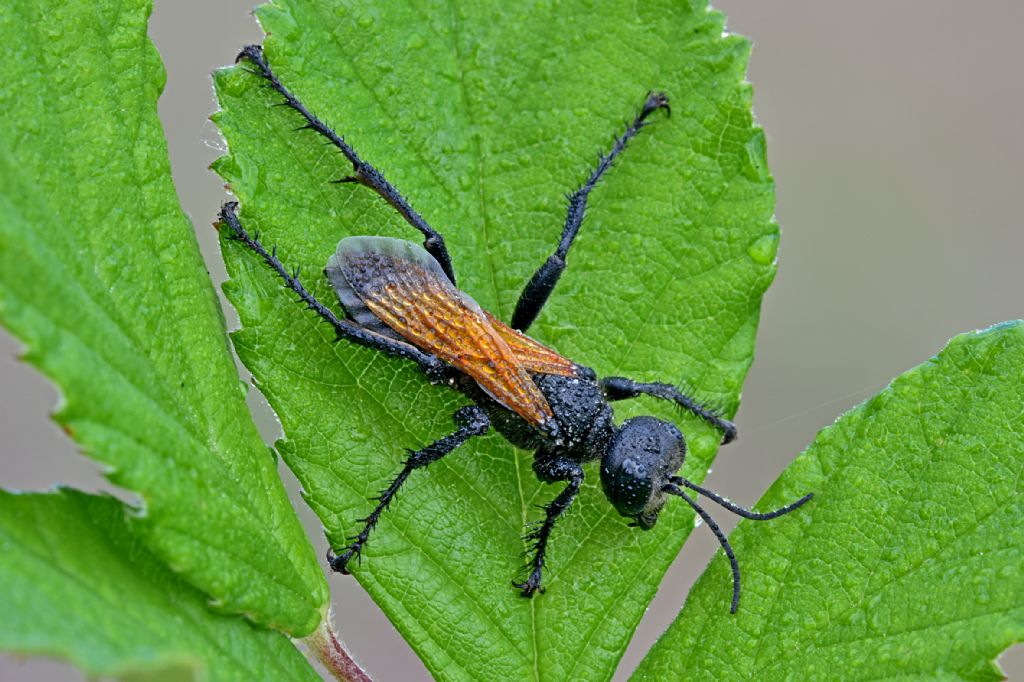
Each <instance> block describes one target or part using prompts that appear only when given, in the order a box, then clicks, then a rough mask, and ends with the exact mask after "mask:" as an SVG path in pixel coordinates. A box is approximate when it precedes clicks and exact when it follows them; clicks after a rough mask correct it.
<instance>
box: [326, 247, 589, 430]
mask: <svg viewBox="0 0 1024 682" xmlns="http://www.w3.org/2000/svg"><path fill="white" fill-rule="evenodd" d="M326 272H327V276H328V278H329V279H330V280H331V283H332V284H333V285H334V287H335V289H336V291H337V292H338V296H339V298H340V299H341V300H342V303H343V305H345V307H346V309H349V312H350V314H353V317H355V319H357V320H359V319H360V314H359V313H358V311H355V312H354V311H353V310H351V308H354V307H357V304H354V298H353V296H352V294H355V296H357V297H358V299H359V302H361V303H362V305H365V306H366V308H367V309H368V312H370V313H372V315H373V316H374V317H376V318H377V319H378V320H380V321H381V322H383V323H384V324H385V325H386V326H387V327H388V328H389V329H390V330H393V331H394V332H397V333H398V334H399V335H400V336H401V337H402V338H404V339H405V340H406V341H408V342H409V343H411V344H413V345H414V346H416V347H417V348H419V349H421V350H424V351H426V352H428V353H431V354H432V355H435V356H437V357H438V358H440V359H441V360H443V361H445V362H447V363H448V364H450V365H452V366H453V367H455V368H456V369H458V370H459V371H460V372H463V373H464V374H466V375H468V376H469V377H471V378H472V379H473V380H474V381H475V382H476V383H477V384H478V385H479V386H480V388H482V389H483V390H484V391H486V392H487V394H488V395H490V396H491V397H492V398H494V399H495V400H496V401H498V402H499V403H500V404H501V405H503V406H505V407H506V408H508V409H510V410H512V411H513V412H515V413H516V414H518V415H519V416H521V417H522V418H523V419H525V420H526V421H528V422H529V423H531V424H534V425H537V426H543V425H544V424H545V423H546V422H548V421H549V420H550V419H551V418H552V417H553V414H552V412H551V407H550V406H549V405H548V402H547V400H546V399H545V398H544V394H543V393H541V391H540V388H538V387H537V384H536V383H534V381H533V378H532V377H531V373H533V372H544V373H549V374H561V375H565V376H570V375H573V374H575V371H574V369H573V368H574V365H573V364H572V362H570V361H569V360H567V359H565V358H563V357H561V356H560V355H558V354H557V353H555V352H554V351H552V350H550V349H548V348H546V347H544V346H543V345H541V344H539V343H538V342H536V341H534V340H533V339H531V338H529V337H527V336H525V335H524V334H521V333H519V332H517V331H515V330H513V329H512V328H510V327H508V326H506V325H504V324H502V323H501V322H500V321H498V320H497V319H496V318H494V317H493V316H492V315H490V314H489V313H487V312H485V311H484V310H483V309H482V308H480V306H479V305H478V304H477V303H476V301H474V300H473V299H472V298H470V297H469V296H468V295H466V294H464V293H462V292H461V291H459V290H458V289H456V288H455V287H454V286H452V284H451V282H449V281H448V278H447V277H446V276H445V275H444V273H443V271H442V270H441V268H440V266H439V265H438V264H437V261H435V260H434V259H433V257H432V256H430V255H429V254H428V253H427V252H426V251H425V250H423V249H422V248H421V247H420V246H418V245H416V244H413V243H411V242H407V241H403V240H398V239H388V238H385V237H349V238H347V239H344V240H342V242H341V243H340V244H339V245H338V251H337V254H336V255H335V257H333V258H332V259H331V261H330V262H329V263H328V266H327V270H326ZM341 276H343V277H344V281H342V279H341ZM346 285H347V287H350V289H349V290H348V291H345V290H344V289H345V288H346ZM362 317H363V318H364V319H365V314H364V315H363V316H362Z"/></svg>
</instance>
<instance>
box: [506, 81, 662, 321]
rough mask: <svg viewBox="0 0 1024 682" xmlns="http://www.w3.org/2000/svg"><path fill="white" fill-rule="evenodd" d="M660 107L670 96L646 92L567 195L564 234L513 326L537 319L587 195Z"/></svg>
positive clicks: (518, 307) (529, 287)
mask: <svg viewBox="0 0 1024 682" xmlns="http://www.w3.org/2000/svg"><path fill="white" fill-rule="evenodd" d="M658 109H664V110H665V111H669V106H668V97H667V96H666V95H665V93H663V92H649V93H647V99H646V100H645V101H644V104H643V107H641V109H640V113H638V114H637V115H636V118H634V119H633V122H632V123H631V124H630V125H629V127H628V128H626V132H624V133H623V134H622V135H621V136H619V137H618V138H616V139H615V143H614V144H613V145H612V148H611V150H610V151H609V152H608V153H607V154H602V155H601V156H600V157H599V158H598V161H597V167H595V168H594V170H593V171H591V173H590V177H589V178H587V181H586V182H585V183H583V185H581V186H580V187H579V188H578V189H577V190H576V191H575V192H573V193H572V194H570V195H569V196H568V199H569V210H568V212H567V214H566V216H565V226H564V227H563V228H562V238H561V239H560V240H559V242H558V248H556V249H555V252H554V253H553V254H552V255H551V256H549V257H548V259H547V260H546V261H544V264H543V265H541V266H540V267H539V268H537V271H536V272H535V273H533V277H531V278H530V281H529V282H527V283H526V286H525V287H524V288H523V293H521V294H520V295H519V301H518V302H517V303H516V309H515V312H514V313H512V327H513V328H514V329H518V330H519V331H526V330H527V329H528V328H529V327H530V325H531V324H533V321H534V320H535V319H537V315H539V314H540V311H541V309H542V308H543V307H544V304H545V303H547V301H548V297H549V296H551V292H552V291H553V290H554V288H555V285H556V284H558V278H559V277H561V276H562V272H563V271H564V270H565V259H566V258H567V257H568V255H569V249H570V247H572V242H573V240H574V239H576V233H577V232H579V231H580V225H582V224H583V214H584V213H585V212H586V210H587V198H588V197H589V196H590V190H592V189H594V185H596V184H597V181H598V180H600V179H601V176H602V175H604V173H605V171H607V170H608V169H609V168H611V166H612V162H614V161H615V158H616V157H617V156H618V155H619V154H621V153H622V150H623V149H625V148H626V143H628V142H629V141H630V140H631V139H633V137H635V136H636V134H637V133H638V132H640V129H641V128H643V127H644V126H645V125H647V123H646V120H647V117H648V116H650V115H651V114H652V113H654V112H655V111H657V110H658Z"/></svg>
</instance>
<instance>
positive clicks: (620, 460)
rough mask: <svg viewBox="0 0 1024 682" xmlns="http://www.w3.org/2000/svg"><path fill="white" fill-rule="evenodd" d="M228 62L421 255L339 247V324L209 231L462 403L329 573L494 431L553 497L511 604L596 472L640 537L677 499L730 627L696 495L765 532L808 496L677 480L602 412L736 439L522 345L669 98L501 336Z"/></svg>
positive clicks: (666, 461)
mask: <svg viewBox="0 0 1024 682" xmlns="http://www.w3.org/2000/svg"><path fill="white" fill-rule="evenodd" d="M237 61H240V62H242V61H244V62H246V63H247V64H248V65H249V70H250V71H252V72H253V73H254V74H256V75H257V76H259V77H260V78H262V79H264V80H265V81H266V83H267V85H268V86H269V87H270V88H272V89H273V90H274V91H276V93H277V94H278V95H280V96H281V97H282V98H283V100H282V102H281V104H282V105H284V106H287V107H289V108H290V109H292V110H294V111H295V112H297V113H298V114H299V115H300V116H301V117H302V118H303V119H304V121H305V123H304V125H303V126H302V128H306V129H310V130H313V131H315V132H316V133H318V134H319V135H321V136H323V137H324V138H326V139H327V140H328V141H329V142H330V143H331V144H332V145H334V147H336V148H337V149H338V150H339V151H340V152H341V154H342V155H343V156H344V157H345V158H346V159H347V160H348V162H349V163H351V165H352V173H351V174H350V175H347V176H345V177H343V178H341V179H340V180H336V181H335V182H342V183H356V184H359V185H363V186H365V187H367V188H369V189H370V190H372V191H374V192H376V193H377V194H378V195H379V196H380V197H381V198H382V199H383V200H384V201H386V202H387V203H388V204H390V205H391V206H392V207H393V208H394V209H395V210H396V211H398V213H399V214H401V216H402V217H403V218H404V219H405V221H406V222H408V223H409V224H410V225H411V226H412V227H413V228H415V229H416V230H418V231H419V232H420V233H421V234H422V235H423V244H422V246H420V245H419V244H415V243H413V242H409V241H404V240H400V239H391V238H386V237H369V236H355V237H346V238H345V239H342V240H341V242H340V243H339V244H338V247H337V249H336V251H335V253H334V254H333V255H332V256H331V257H330V258H329V260H328V261H327V265H326V267H325V268H324V274H325V276H326V277H327V279H328V281H329V282H330V284H331V286H332V287H333V289H334V291H335V292H336V294H337V297H338V302H339V303H340V304H341V307H342V308H343V309H344V312H345V315H344V316H338V315H336V314H335V313H334V311H333V310H332V309H331V308H329V307H328V306H326V305H324V304H323V303H321V302H320V301H319V300H317V299H316V298H315V297H314V296H313V295H312V294H310V293H309V292H308V291H307V290H306V288H305V287H304V286H303V284H302V282H301V281H300V280H299V273H298V271H293V272H290V271H289V270H287V269H286V268H285V266H284V265H283V264H282V262H281V261H280V260H279V259H278V258H277V255H276V250H271V251H267V249H266V248H264V246H263V245H262V244H261V243H260V241H259V236H258V235H256V236H255V237H253V236H250V234H249V233H248V232H247V231H246V229H245V227H244V226H243V225H242V224H241V222H240V221H239V219H238V215H237V204H236V203H233V202H229V203H227V204H225V205H224V206H223V208H222V209H221V212H220V220H219V223H220V225H222V226H226V228H227V230H228V236H229V237H230V238H233V239H236V240H238V241H240V242H242V243H243V244H244V245H245V246H247V247H248V248H249V249H251V250H252V251H254V252H255V253H256V254H258V255H259V257H260V258H262V260H263V261H265V262H266V264H267V265H268V266H269V267H270V268H271V269H273V270H274V271H275V272H276V273H277V275H278V276H280V278H281V280H282V281H283V283H284V286H285V287H286V288H288V289H290V290H291V291H292V292H294V293H295V294H297V295H298V298H299V300H300V301H301V302H303V303H305V305H306V306H307V307H308V308H309V309H310V310H312V311H313V312H315V313H316V314H317V315H319V317H320V318H321V319H323V320H324V321H325V322H327V323H328V324H330V325H331V326H332V327H333V328H334V331H335V333H336V335H337V339H338V340H342V339H344V340H347V341H349V342H352V343H357V344H360V345H363V346H367V347H369V348H373V349H376V350H378V351H381V352H384V353H387V354H389V355H393V356H396V357H399V358H402V359H405V360H409V361H412V362H415V363H417V364H418V365H419V367H420V368H421V369H422V370H423V372H424V373H425V374H426V375H427V377H428V378H429V380H430V381H431V382H433V383H435V384H444V385H448V386H451V387H453V388H455V389H456V390H458V391H460V392H462V393H463V394H464V395H465V396H467V397H468V398H469V399H470V400H471V401H472V403H473V404H472V405H469V406H466V407H462V408H460V409H459V410H458V411H456V412H455V415H454V420H455V424H456V426H457V429H456V430H455V431H454V432H452V433H450V434H448V435H446V436H444V437H443V438H440V439H439V440H436V441H434V442H433V443H431V444H429V445H427V446H426V447H424V448H422V449H420V450H416V451H411V452H410V453H409V455H408V457H407V458H406V459H405V463H404V465H403V466H402V469H401V471H400V472H399V473H398V475H397V476H396V477H395V478H394V480H393V481H392V482H391V484H390V485H389V486H388V487H387V488H386V489H385V490H383V491H382V492H381V494H380V496H379V497H378V498H377V505H376V507H375V508H374V509H373V511H371V512H370V514H369V515H368V516H367V517H366V518H364V519H362V520H361V522H362V523H363V528H362V530H361V531H360V532H359V533H358V535H355V536H354V537H352V538H349V539H350V540H351V542H350V544H348V545H347V546H346V547H341V548H332V549H331V550H329V551H328V561H329V563H330V565H331V568H332V569H334V570H335V571H338V572H341V573H346V574H347V573H349V570H350V564H351V562H352V560H353V559H354V558H360V557H361V553H362V551H363V548H364V547H365V545H366V543H367V541H368V539H369V537H370V534H371V532H372V531H373V529H374V528H375V527H376V525H377V523H378V521H379V520H380V517H381V515H382V513H383V512H384V511H385V510H386V509H387V507H388V505H389V503H390V502H391V500H392V499H393V498H394V496H395V494H396V493H397V492H398V490H399V489H400V488H401V487H402V485H404V484H405V482H406V481H407V480H408V478H409V476H410V475H411V474H412V472H413V471H415V470H417V469H422V468H423V467H426V466H428V465H429V464H431V463H433V462H436V461H437V460H439V459H441V458H442V457H444V456H445V455H447V454H449V453H451V452H452V451H454V450H455V449H456V448H458V447H460V446H461V445H463V444H465V443H466V442H467V441H469V440H471V439H473V438H478V437H480V436H482V435H484V434H485V433H487V432H488V431H490V430H491V429H494V430H496V431H497V432H498V433H500V434H501V435H502V436H503V437H505V438H506V439H507V440H508V441H510V442H511V443H512V444H514V445H515V446H517V447H519V448H523V449H528V450H532V451H534V452H535V453H536V454H535V456H534V460H533V470H534V472H535V473H536V474H537V477H538V478H539V479H540V480H541V481H544V482H547V483H559V482H561V483H564V484H565V487H564V488H563V489H562V491H561V492H560V493H559V494H558V495H557V496H556V497H555V498H554V499H553V500H552V501H551V502H549V503H548V504H547V505H545V506H544V507H543V509H544V519H543V521H541V522H539V523H537V524H535V525H533V526H532V528H531V529H530V530H529V532H528V533H527V534H526V536H525V539H526V541H527V542H528V543H529V546H530V549H529V551H528V557H529V560H528V564H527V568H526V571H527V575H526V577H525V578H524V579H523V580H521V581H513V583H512V584H513V586H514V587H515V588H517V589H519V590H520V591H521V594H522V595H523V596H526V597H532V596H533V595H534V593H536V592H543V588H542V586H541V577H542V573H543V570H544V566H545V554H546V551H547V547H548V541H549V539H550V537H551V534H552V532H553V530H554V528H555V524H556V522H557V521H558V519H559V518H560V517H561V516H562V515H563V514H565V513H566V511H567V510H568V509H569V507H570V505H571V504H572V502H573V500H574V499H575V498H576V496H577V494H578V493H579V491H580V487H581V486H582V485H583V481H584V468H583V465H584V464H585V463H587V462H591V461H594V460H600V478H601V485H602V488H603V490H604V494H605V496H606V497H607V498H608V501H609V502H610V503H611V504H612V506H614V507H615V509H616V510H617V511H618V512H619V514H621V515H622V516H624V517H626V518H629V519H632V522H633V524H634V525H635V526H637V527H639V528H641V529H644V530H646V529H650V528H652V527H653V526H654V525H655V523H656V522H657V520H658V514H659V513H660V511H661V509H662V507H663V505H664V504H665V502H666V499H667V496H670V495H671V496H675V497H680V498H682V499H683V500H684V501H685V502H686V503H687V504H688V505H690V507H692V508H693V510H694V511H695V512H696V513H697V514H698V515H699V516H700V517H701V519H703V520H704V522H705V523H706V524H707V526H708V528H710V529H711V531H712V532H713V533H714V534H715V536H716V537H717V539H718V542H719V543H720V544H721V546H722V549H723V550H724V551H725V554H726V556H727V557H728V559H729V563H730V565H731V568H732V578H733V590H732V604H731V608H730V610H731V611H732V612H733V613H735V612H736V609H737V607H738V605H739V597H740V569H739V564H738V562H737V560H736V555H735V554H734V552H733V550H732V547H731V546H730V545H729V540H728V539H727V538H726V537H725V534H724V533H723V532H722V531H721V529H720V528H719V527H718V525H717V524H716V523H715V521H714V520H713V519H712V518H711V516H710V515H709V514H708V512H707V511H706V510H705V509H704V508H703V507H702V506H701V505H700V504H699V503H698V502H697V499H696V498H697V496H699V495H703V496H704V497H706V498H707V499H709V500H711V501H712V502H715V503H716V504H718V505H721V506H722V507H724V508H725V509H727V510H729V511H731V512H733V513H735V514H738V515H740V516H742V517H744V518H748V519H754V520H758V521H763V520H766V519H772V518H775V517H778V516H781V515H783V514H787V513H789V512H791V511H793V510H795V509H797V508H798V507H800V506H801V505H803V504H805V503H806V502H807V501H808V500H810V499H811V497H812V496H813V493H810V494H807V495H805V496H804V497H802V498H800V499H799V500H797V501H796V502H793V503H792V504H789V505H787V506H785V507H782V508H780V509H777V510H775V511H772V512H768V513H757V512H754V511H751V510H748V509H745V508H743V507H740V506H737V505H735V504H733V503H732V502H730V501H729V500H727V499H725V498H723V497H721V496H720V495H718V494H716V493H714V492H712V491H710V490H707V489H705V488H703V487H701V486H699V485H697V484H695V483H693V482H692V481H689V480H687V479H686V478H683V477H682V476H679V475H678V471H679V470H680V468H681V467H682V465H683V460H684V459H685V457H686V440H685V438H684V437H683V434H682V433H681V432H680V430H679V428H678V427H676V425H675V424H673V423H671V422H668V421H664V420H661V419H656V418H654V417H650V416H641V417H634V418H632V419H628V420H626V421H625V422H624V423H622V424H621V425H617V424H616V423H615V420H614V414H613V411H612V407H611V403H613V402H616V401H619V400H626V399H629V398H635V397H637V396H641V395H647V396H653V397H655V398H659V399H662V400H667V401H671V402H673V403H675V404H676V405H678V406H679V407H681V408H682V409H684V410H686V411H689V412H691V413H693V414H694V415H696V416H697V417H699V418H701V419H703V420H704V421H706V422H708V423H709V424H711V425H713V426H714V427H716V428H717V429H719V430H720V431H721V433H722V441H721V442H722V444H723V445H724V444H726V443H729V442H730V441H732V440H733V439H734V438H735V437H736V428H735V426H734V425H733V424H732V423H731V422H729V421H727V420H726V419H724V418H723V417H722V416H721V415H719V414H718V413H717V412H716V411H715V410H713V409H711V408H709V407H707V406H705V405H704V404H702V403H701V402H699V401H698V400H696V399H694V398H693V397H690V396H689V395H687V394H686V393H684V392H683V391H681V390H680V389H678V388H677V387H676V386H674V385H672V384H668V383H660V382H639V381H634V380H632V379H629V378H626V377H621V376H612V377H604V378H598V376H597V374H596V373H595V372H594V370H592V369H590V368H589V367H584V366H583V365H580V364H578V363H576V362H573V361H572V360H569V359H568V358H565V357H563V356H562V355H560V354H559V353H558V352H557V351H555V350H552V349H551V348H548V347H547V346H545V345H543V344H542V343H540V342H538V341H536V340H534V339H533V338H531V337H529V336H527V335H526V332H527V331H528V330H529V328H530V325H531V324H532V323H533V322H534V320H535V319H536V318H537V316H538V315H539V314H540V312H541V310H542V309H543V308H544V304H545V303H546V302H547V301H548V298H549V297H550V296H551V293H552V291H553V290H554V288H555V285H556V284H557V283H558V280H559V278H560V277H561V275H562V273H563V271H564V270H565V268H566V259H567V257H568V254H569V250H570V249H571V247H572V244H573V240H574V239H575V238H576V235H577V234H578V232H579V230H580V227H581V225H582V223H583V216H584V212H585V210H586V207H587V198H588V196H589V195H590V192H591V190H592V189H593V188H594V186H595V185H596V184H597V183H598V181H599V180H600V179H601V178H602V176H604V174H605V173H606V172H607V171H608V170H609V169H610V168H611V167H612V164H613V163H614V161H615V160H616V159H617V158H618V157H619V155H620V154H622V152H623V151H624V150H625V148H626V146H627V144H628V143H629V141H630V140H631V139H633V138H634V137H635V136H636V135H637V134H638V133H639V132H640V131H641V130H642V129H643V128H644V127H646V126H647V125H649V124H650V123H651V121H650V118H651V116H652V115H653V114H655V112H658V111H664V112H665V114H666V116H670V115H671V110H670V108H669V101H668V98H667V96H666V95H665V94H664V93H661V92H653V91H652V92H649V93H648V94H647V96H646V98H645V99H644V102H643V104H642V106H641V108H640V110H639V112H638V113H637V114H636V116H635V117H634V119H633V121H632V122H631V123H630V124H629V125H628V126H627V127H626V129H625V131H624V132H623V133H622V134H621V135H619V136H618V137H616V138H615V141H614V143H613V144H612V146H611V149H610V150H608V151H607V152H606V153H604V154H602V155H601V156H600V157H599V160H598V163H597V165H596V167H594V168H593V169H592V170H591V172H590V174H589V176H588V177H587V179H586V181H585V182H584V183H583V184H582V185H580V187H579V188H578V189H577V190H576V191H575V192H573V193H572V194H570V195H569V196H568V211H567V215H566V219H565V224H564V227H563V228H562V235H561V239H560V240H559V242H558V245H557V247H556V248H555V250H554V253H553V254H552V255H551V256H550V257H548V258H547V260H545V261H544V263H543V264H542V265H541V266H540V267H539V268H538V269H537V270H536V272H534V274H533V276H532V277H531V278H530V279H529V281H528V282H527V283H526V285H525V287H524V288H523V291H522V294H521V295H520V297H519V300H518V303H517V304H516V307H515V311H514V313H513V315H512V319H511V324H505V323H504V322H502V321H501V320H499V319H497V318H496V317H495V316H494V315H492V314H491V313H489V312H487V311H486V310H484V309H483V308H482V307H481V306H480V305H478V304H477V303H476V301H474V300H473V298H472V297H470V295H469V294H467V293H465V292H463V291H461V290H460V289H458V287H457V286H456V279H455V271H454V269H453V267H452V259H451V256H450V255H449V253H448V249H447V247H446V245H445V241H444V238H443V237H442V236H441V234H440V233H439V232H437V231H436V230H434V229H433V228H432V227H431V226H430V225H429V224H427V222H426V220H424V219H423V217H422V216H421V215H420V214H419V213H417V212H416V210H415V209H413V207H412V206H410V205H409V203H408V201H406V199H405V198H404V197H403V196H402V195H401V193H399V191H398V190H397V189H395V187H394V186H393V185H391V184H390V183H389V182H388V181H387V180H386V179H385V177H384V176H383V175H382V174H381V172H380V171H378V170H377V169H376V168H374V167H373V166H372V165H370V164H369V163H367V162H366V161H364V160H363V159H362V157H360V156H359V155H358V154H357V153H356V151H355V149H353V148H352V147H351V146H350V145H349V144H348V143H347V142H346V141H345V140H344V139H343V138H342V137H341V136H339V135H338V134H336V133H335V132H334V131H333V130H332V129H331V128H330V127H328V126H327V125H326V124H325V123H324V122H323V121H321V120H320V119H319V118H317V117H316V116H315V115H314V114H313V113H312V112H310V111H309V110H308V109H307V108H306V107H305V105H303V104H302V103H301V102H300V101H299V100H298V99H297V98H296V97H295V95H293V94H292V93H291V92H290V91H289V90H288V89H287V88H286V87H285V86H284V85H283V84H282V83H281V81H280V80H279V79H278V77H277V76H276V75H275V74H274V72H273V71H272V70H271V68H270V65H269V64H268V62H267V60H266V58H265V57H264V54H263V50H262V47H261V46H259V45H250V46H247V47H245V48H244V49H243V50H242V51H241V53H239V55H238V59H237ZM688 491H690V492H688ZM693 493H695V494H693Z"/></svg>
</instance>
